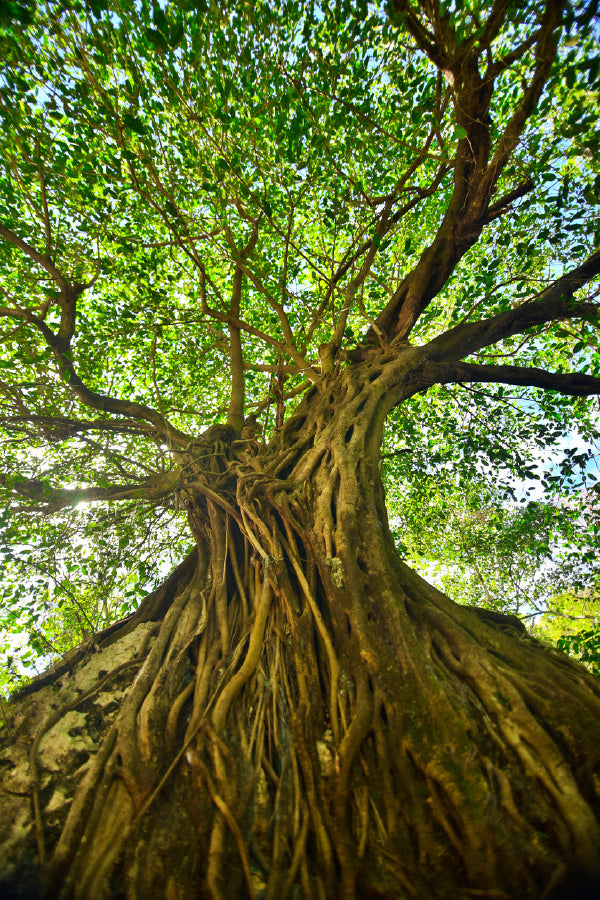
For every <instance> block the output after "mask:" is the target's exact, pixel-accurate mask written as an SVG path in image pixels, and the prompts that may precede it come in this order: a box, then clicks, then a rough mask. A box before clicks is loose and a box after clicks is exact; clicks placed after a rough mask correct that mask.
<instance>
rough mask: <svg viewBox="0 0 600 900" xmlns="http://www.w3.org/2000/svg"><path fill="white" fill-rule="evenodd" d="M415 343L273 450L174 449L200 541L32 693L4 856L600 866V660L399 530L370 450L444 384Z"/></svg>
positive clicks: (8, 800)
mask: <svg viewBox="0 0 600 900" xmlns="http://www.w3.org/2000/svg"><path fill="white" fill-rule="evenodd" d="M409 355H410V354H409ZM409 362H410V360H408V361H406V360H405V361H404V362H399V357H398V356H393V355H390V357H389V359H386V358H382V357H381V356H380V358H378V361H377V363H374V362H371V363H367V364H363V365H362V366H361V367H357V368H356V369H351V370H348V371H347V372H345V373H342V374H340V375H338V376H335V377H332V378H331V379H329V382H328V383H326V382H325V381H324V382H323V383H322V384H321V385H319V386H318V387H315V388H313V389H312V391H311V392H310V394H309V396H308V397H307V398H306V399H305V400H304V401H303V403H302V405H301V406H300V407H299V409H298V412H297V413H296V414H295V415H294V416H293V417H292V418H291V419H289V420H288V422H287V423H286V425H285V427H284V429H283V430H282V431H281V433H280V434H279V436H278V437H277V438H276V439H275V441H274V442H273V444H272V445H271V446H269V447H266V448H265V447H262V446H260V445H259V444H257V443H256V442H254V441H241V440H233V441H232V440H231V439H230V438H231V436H230V435H228V434H227V431H226V429H221V430H219V429H218V428H216V429H213V430H212V431H211V432H210V433H207V435H205V436H204V437H203V438H202V439H201V440H199V441H196V442H194V444H193V445H192V446H191V447H190V448H188V450H186V451H185V453H181V454H180V457H179V459H178V465H179V467H180V470H181V479H180V488H179V489H180V492H181V497H182V498H183V502H185V504H186V505H187V508H188V516H189V522H190V528H191V531H192V534H193V537H194V541H195V545H196V550H195V552H194V553H193V554H191V555H190V557H189V558H188V560H187V561H186V563H185V565H183V566H182V567H180V569H179V570H178V572H177V573H175V575H174V576H173V577H172V578H171V579H170V580H169V581H168V582H167V583H166V585H165V587H164V588H163V589H162V592H161V591H159V592H156V593H155V595H152V597H151V598H150V599H149V600H148V602H147V603H146V604H144V605H142V607H141V609H140V611H139V613H138V614H137V615H136V616H134V617H132V619H131V620H130V621H128V622H126V623H125V624H124V625H121V626H119V627H113V628H112V629H110V633H107V634H105V636H104V638H102V636H101V637H100V640H99V652H96V653H93V654H92V656H91V657H89V658H83V659H81V660H80V661H79V662H78V663H77V664H76V665H75V666H74V671H73V672H72V673H71V674H69V675H61V676H60V677H59V675H58V674H57V675H55V678H54V679H53V680H52V681H51V682H50V683H49V684H46V685H45V686H43V687H42V688H40V690H38V691H37V692H34V693H31V694H29V695H28V696H24V697H23V698H21V699H18V698H17V699H16V700H15V701H14V704H13V706H12V724H11V732H10V734H9V733H8V731H7V730H5V733H4V735H3V741H4V744H3V747H4V749H3V751H2V755H1V757H0V764H1V765H2V773H3V777H4V790H5V794H4V797H5V799H4V800H3V801H2V806H3V807H4V813H3V816H2V822H3V824H2V825H1V826H0V831H1V833H2V839H3V846H4V850H3V851H2V853H3V860H2V862H3V865H4V867H5V869H6V871H7V872H9V873H12V874H11V877H13V878H14V879H21V881H22V883H25V882H26V880H27V879H28V878H35V877H37V876H38V875H39V877H40V878H41V880H42V881H43V883H44V884H45V885H46V890H47V892H48V894H49V895H50V896H53V897H54V896H56V897H61V898H65V900H66V898H81V900H84V898H85V900H100V898H117V897H119V898H120V897H124V898H140V900H141V898H147V897H167V898H170V900H187V898H190V897H210V898H223V900H225V898H237V897H256V898H258V897H263V898H265V900H267V898H268V900H279V898H286V897H298V896H301V897H306V898H327V897H344V898H353V897H357V898H358V897H360V898H362V897H372V898H376V897H377V898H387V897H389V898H405V897H415V898H455V897H457V896H464V897H477V896H483V897H493V898H504V897H507V898H508V897H515V896H518V897H531V898H538V897H542V896H546V895H547V894H548V893H549V892H550V891H552V890H553V888H554V887H557V886H559V885H560V884H561V882H563V881H564V880H565V878H568V877H570V875H571V874H572V873H574V872H584V873H586V872H587V873H590V874H593V873H594V872H595V871H596V870H597V868H598V863H599V860H600V826H599V822H598V811H599V791H598V774H599V771H600V769H599V766H600V690H599V688H598V686H597V684H596V682H595V681H594V680H593V679H592V678H591V677H590V676H589V675H588V674H587V673H586V672H585V671H584V670H583V668H581V667H580V666H578V665H576V664H574V663H572V662H571V661H569V660H568V659H567V658H566V657H564V656H562V655H561V654H558V653H555V652H552V651H549V650H548V649H546V648H544V647H543V646H542V645H540V644H539V643H537V642H536V641H535V640H533V639H532V638H530V637H529V636H528V635H527V633H526V632H525V629H524V628H523V627H522V625H521V624H520V623H519V622H518V620H516V619H514V618H513V617H510V616H500V615H497V614H491V613H489V614H488V613H485V612H484V611H477V610H472V609H467V608H464V607H460V606H457V605H456V604H454V603H453V602H452V601H451V600H450V599H449V598H447V597H446V596H444V595H443V594H441V593H439V592H438V591H436V590H435V589H433V588H432V587H430V586H429V585H427V584H426V583H425V582H424V581H423V580H422V579H421V578H420V577H418V576H417V575H416V574H415V573H413V572H412V571H411V570H409V569H408V568H407V567H406V566H405V565H404V564H403V563H402V562H401V560H400V559H399V557H398V554H397V552H396V549H395V547H394V544H393V540H392V537H391V534H390V531H389V528H388V523H387V517H386V512H385V502H384V495H383V489H382V485H381V482H380V479H379V474H378V452H379V446H380V440H381V428H382V425H383V421H384V418H385V415H386V414H387V412H388V411H389V409H390V408H391V406H392V405H393V404H395V403H397V402H399V401H400V400H401V399H403V397H407V396H410V395H411V394H412V393H414V392H415V390H420V389H422V387H423V386H424V382H423V381H422V379H420V378H419V377H418V376H417V375H415V371H418V369H415V367H414V366H412V365H409ZM403 367H404V368H403ZM404 371H405V372H406V375H405V376H404V375H403V374H402V373H403V372H404ZM32 873H37V874H34V875H32Z"/></svg>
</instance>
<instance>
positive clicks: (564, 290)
mask: <svg viewBox="0 0 600 900" xmlns="http://www.w3.org/2000/svg"><path fill="white" fill-rule="evenodd" d="M599 274H600V252H597V253H594V254H592V256H590V257H589V258H588V259H587V260H586V261H585V262H584V263H583V264H582V265H581V266H578V267H577V268H576V269H573V271H571V272H567V273H566V274H565V275H563V276H562V277H561V278H558V279H557V280H556V281H554V282H553V283H552V284H551V285H549V287H547V288H546V290H545V291H543V292H542V294H541V296H540V299H539V300H535V301H530V302H527V303H522V304H521V305H520V306H517V307H516V308H515V309H511V310H508V311H507V312H503V313H499V314H498V315H496V316H491V317H490V318H488V319H482V320H481V321H480V322H472V323H466V324H462V325H457V326H456V327H455V328H451V329H450V330H449V331H446V332H444V334H441V335H439V337H436V338H434V339H433V340H432V341H430V342H429V344H427V345H426V346H425V348H424V349H425V350H426V353H427V356H428V358H429V359H430V360H439V361H450V360H457V359H463V358H464V357H465V356H470V355H471V354H472V353H474V352H475V351H477V350H481V349H482V348H483V347H489V346H490V345H491V344H496V343H497V342H498V341H501V340H504V339H505V338H508V337H511V336H512V335H514V334H521V333H522V332H524V331H527V330H528V329H530V328H534V327H535V326H536V325H544V324H545V323H546V322H551V321H555V320H556V321H559V320H562V319H582V318H598V317H599V316H600V306H597V305H596V304H594V303H577V302H574V300H573V294H574V293H575V291H577V290H578V289H579V288H581V287H582V286H583V285H584V284H587V283H588V282H589V281H591V280H592V279H593V278H595V277H596V276H597V275H599Z"/></svg>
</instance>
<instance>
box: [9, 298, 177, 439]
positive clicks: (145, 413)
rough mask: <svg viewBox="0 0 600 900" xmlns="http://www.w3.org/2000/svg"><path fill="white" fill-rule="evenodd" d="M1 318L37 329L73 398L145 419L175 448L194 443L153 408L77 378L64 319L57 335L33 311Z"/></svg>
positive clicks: (91, 406)
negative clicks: (64, 332)
mask: <svg viewBox="0 0 600 900" xmlns="http://www.w3.org/2000/svg"><path fill="white" fill-rule="evenodd" d="M0 315H4V316H8V317H10V318H15V319H21V320H24V321H26V322H28V323H29V324H30V325H33V326H34V327H35V328H37V330H38V331H39V332H40V333H41V334H42V335H43V337H44V340H45V341H46V343H47V345H48V347H49V348H50V349H51V350H52V353H53V354H54V358H55V359H56V362H57V364H58V370H59V373H60V375H61V378H62V379H63V381H65V382H66V383H67V384H68V385H69V386H70V387H71V389H72V390H73V392H74V394H75V395H76V396H77V397H78V398H79V400H81V402H82V403H83V404H84V405H85V406H88V407H90V408H91V409H98V410H101V411H102V412H109V413H115V414H116V415H119V416H125V417H126V418H129V419H143V420H144V421H146V422H150V423H151V424H152V425H154V426H155V427H156V429H157V431H158V433H159V434H161V435H163V436H164V438H165V439H166V440H168V441H170V442H172V443H173V444H176V445H178V446H186V445H187V444H189V442H190V440H191V438H190V436H189V435H187V434H184V433H183V432H181V431H179V430H178V429H177V428H174V427H173V426H172V425H171V424H170V423H169V422H168V421H167V420H166V419H165V418H164V416H162V415H161V414H160V413H159V412H157V411H156V410H154V409H152V408H151V407H149V406H146V405H145V404H143V403H136V402H135V401H134V400H120V399H118V398H116V397H109V396H108V395H107V394H98V393H96V391H92V390H91V389H90V388H89V387H88V386H87V385H86V384H85V383H84V381H83V380H82V379H81V378H80V377H79V375H78V374H77V371H76V370H75V366H74V363H73V360H72V358H71V353H70V350H69V341H70V339H69V340H67V341H65V340H64V339H63V337H61V329H62V324H63V321H64V317H63V316H61V329H59V332H58V334H55V333H54V332H53V331H52V329H51V328H49V327H48V325H46V323H45V322H43V321H42V320H41V319H40V318H38V317H37V316H34V315H33V313H31V311H30V310H27V309H9V308H2V309H0Z"/></svg>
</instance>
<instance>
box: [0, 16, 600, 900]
mask: <svg viewBox="0 0 600 900" xmlns="http://www.w3.org/2000/svg"><path fill="white" fill-rule="evenodd" d="M2 9H3V16H4V32H3V37H2V51H3V58H4V60H5V65H4V74H3V76H2V82H1V83H0V97H1V101H0V103H1V110H2V130H1V135H2V136H1V138H0V139H1V141H2V154H1V158H2V176H1V178H2V181H1V187H0V204H1V206H0V214H1V224H0V238H1V239H2V259H1V263H0V264H1V279H2V281H1V284H2V287H1V290H2V294H3V298H4V299H3V306H2V308H1V310H0V312H1V315H2V328H3V348H4V353H5V356H4V360H5V361H4V362H3V363H2V366H3V380H2V381H1V382H0V391H1V395H2V403H3V408H2V427H3V429H4V432H5V434H6V436H7V440H6V441H5V443H4V446H3V450H2V453H3V458H4V473H5V474H4V476H3V485H4V489H5V491H6V493H7V495H8V496H10V497H12V498H13V500H12V501H10V503H11V504H12V505H11V506H10V517H9V519H8V520H5V523H4V524H5V528H6V530H5V534H6V536H7V540H9V539H10V540H12V541H13V543H14V544H15V545H17V546H16V547H15V549H14V550H13V558H12V560H11V559H7V560H6V562H7V565H8V567H9V569H10V566H15V565H17V564H18V560H17V561H15V560H16V558H17V557H18V555H19V553H25V552H26V546H25V545H26V543H27V542H26V541H24V540H23V539H22V538H23V535H24V534H29V535H30V536H31V535H33V537H32V538H31V539H32V540H34V541H36V540H37V545H36V549H35V553H34V554H33V557H32V558H33V561H34V563H35V564H36V565H37V566H38V569H39V571H42V570H43V578H44V579H46V580H45V581H43V584H44V585H48V584H49V583H50V582H49V579H51V578H54V582H53V583H55V584H59V585H60V586H61V590H62V591H63V592H66V591H68V590H71V593H72V596H73V598H75V600H77V601H78V603H79V605H80V606H81V609H83V610H84V611H86V612H85V615H86V616H90V615H91V613H90V610H98V609H100V608H101V606H102V604H101V601H100V600H99V597H100V596H101V593H93V591H94V590H96V591H97V592H99V591H100V587H99V586H98V585H97V584H96V586H95V587H94V583H95V581H96V582H97V579H95V578H94V577H93V573H95V572H97V571H103V572H106V573H108V574H106V575H104V576H103V579H105V580H106V581H107V582H108V581H109V580H110V579H114V583H115V584H117V585H118V583H119V580H121V581H122V582H125V578H126V571H125V569H124V568H120V565H119V562H118V558H117V555H118V553H122V554H124V557H123V558H124V559H129V560H130V561H131V559H132V558H135V557H136V556H138V557H139V559H140V561H141V564H143V565H142V570H140V571H139V572H138V573H137V574H136V573H134V580H136V581H137V582H139V584H142V585H143V584H144V582H145V581H147V579H148V578H149V577H151V576H150V575H149V570H150V569H151V567H152V565H153V564H154V567H155V570H156V571H158V568H159V563H160V564H162V563H163V562H164V560H165V558H166V556H167V555H168V553H169V552H171V551H172V552H175V551H176V550H177V548H178V547H179V546H180V545H181V542H182V536H181V523H182V519H185V523H186V528H187V532H186V533H187V550H186V552H185V554H184V555H183V559H182V560H181V558H180V560H181V561H179V564H178V565H177V566H176V567H175V568H174V570H173V572H172V573H171V574H170V575H169V576H168V577H167V578H166V580H165V581H164V582H163V583H162V584H161V585H159V586H158V587H156V588H155V589H154V590H152V591H151V592H150V593H149V594H148V596H146V597H145V599H143V600H142V602H141V603H140V604H139V606H138V607H137V609H135V611H133V612H132V613H131V614H130V615H128V616H127V617H126V618H124V619H122V620H119V621H117V622H113V624H110V625H108V627H106V628H104V629H103V630H100V631H97V627H98V623H99V621H100V620H99V619H94V622H93V628H91V629H90V631H91V632H93V633H87V634H84V633H83V631H82V632H81V635H82V637H85V638H86V640H85V641H84V643H83V644H81V645H80V646H79V648H78V649H76V650H75V651H74V652H72V653H71V654H70V655H69V654H67V658H66V659H65V660H63V661H59V663H58V664H57V665H56V666H55V667H54V668H53V669H51V670H50V672H49V673H47V674H46V675H45V676H44V677H43V678H42V679H38V680H37V681H34V683H33V684H32V685H31V686H30V688H29V689H27V690H26V691H24V692H23V693H22V694H21V695H20V696H17V697H16V699H15V700H14V701H13V702H12V704H11V708H10V710H9V712H8V713H7V716H6V719H7V725H6V727H5V729H4V732H3V734H4V737H3V740H4V746H5V749H4V750H3V757H2V759H3V766H4V770H5V772H6V774H5V780H4V786H5V789H6V793H5V798H6V799H5V800H3V801H2V803H3V810H4V815H3V817H2V826H1V827H2V829H3V840H4V847H5V850H4V851H3V852H4V863H5V869H6V871H7V872H9V873H10V874H11V877H12V878H13V879H15V880H17V881H19V883H20V884H21V885H28V884H30V883H32V882H34V881H35V879H36V878H38V879H39V880H40V881H41V882H43V883H44V885H45V886H46V889H47V890H48V891H49V892H50V893H51V894H52V893H55V894H56V895H58V896H60V897H65V898H66V897H81V898H83V897H85V898H86V900H93V898H105V897H116V896H126V897H158V896H160V897H172V898H184V897H185V898H187V897H191V896H207V897H215V898H225V897H241V896H254V897H257V896H264V897H268V898H280V897H290V896H298V895H300V896H306V897H336V896H337V897H339V896H343V897H344V898H352V897H380V898H383V897H408V896H414V897H419V898H426V897H432V898H440V897H456V896H486V897H498V898H500V897H507V896H511V895H512V896H520V897H525V896H530V897H538V896H541V895H542V894H544V896H547V895H548V893H549V892H551V891H552V890H553V889H554V888H556V887H558V886H559V885H560V884H561V883H563V882H564V881H565V879H568V878H570V877H571V875H573V873H579V872H581V873H584V874H586V875H593V874H594V873H595V872H596V870H597V868H598V865H599V861H600V821H599V793H598V787H597V773H598V766H599V765H600V725H599V724H598V723H599V722H600V689H599V687H598V684H597V682H596V681H595V680H594V679H593V678H592V676H591V675H589V674H588V673H586V672H585V670H584V669H583V668H582V667H581V666H579V665H578V664H577V663H575V662H573V661H571V660H569V659H568V658H567V657H565V656H563V655H562V654H560V653H558V652H555V651H552V650H550V649H548V648H547V647H545V646H544V645H543V644H541V643H539V642H537V641H536V640H535V639H534V638H532V637H530V636H529V635H528V634H527V633H526V630H525V628H524V627H523V625H522V623H521V622H520V620H519V619H518V618H516V617H515V616H505V615H502V614H499V613H495V612H494V611H491V610H481V609H479V610H478V609H471V608H467V607H462V606H459V605H457V604H456V603H454V602H453V601H451V600H450V599H449V598H448V597H446V596H445V595H444V594H442V593H440V592H439V591H438V590H436V589H434V588H433V587H431V586H429V585H428V584H427V583H426V582H425V581H424V580H423V579H422V578H420V577H419V576H418V575H417V574H416V573H415V572H413V571H412V570H411V569H410V568H409V567H408V566H407V565H406V563H405V562H404V561H403V559H402V558H401V556H400V555H399V553H398V550H397V548H396V546H395V544H394V539H393V536H392V532H391V530H390V526H389V523H388V513H387V510H386V502H385V491H384V487H383V482H382V479H381V474H380V464H381V461H382V451H381V447H382V441H383V439H384V434H385V435H387V437H386V441H387V444H386V451H385V453H384V454H383V456H385V457H386V458H387V457H388V456H389V455H390V454H392V455H394V454H396V455H401V454H402V452H404V451H409V452H410V451H413V450H414V448H415V447H417V448H420V449H419V452H416V451H415V452H414V453H413V454H412V457H410V456H408V455H407V456H406V457H405V458H406V460H410V459H412V461H413V469H414V472H415V478H416V479H417V480H418V477H419V471H420V467H421V466H422V465H423V460H424V459H425V460H427V459H428V458H432V457H433V456H434V455H435V452H436V450H435V446H436V440H438V438H436V429H438V430H439V440H440V442H441V441H442V436H444V440H447V438H448V432H447V430H446V425H445V424H444V423H445V417H446V416H447V411H446V412H445V411H444V404H443V402H442V401H443V398H444V397H445V396H447V394H448V392H450V394H452V392H455V395H457V396H458V395H460V397H461V398H462V401H463V402H465V403H468V404H471V408H472V409H473V410H475V411H476V412H477V414H478V416H479V417H480V419H481V420H482V421H483V422H484V424H486V425H487V427H488V430H489V431H490V432H491V433H492V436H493V434H494V433H495V431H496V429H497V427H498V421H499V417H500V418H501V415H502V412H501V411H502V410H503V409H504V408H505V406H504V404H505V398H506V397H507V396H510V398H511V404H512V406H511V407H510V408H511V409H513V412H514V419H515V422H516V423H517V424H516V425H515V428H517V429H523V433H524V432H525V430H526V429H527V428H528V427H529V426H528V425H527V423H524V419H526V416H524V415H520V411H521V412H523V411H524V410H525V409H526V408H530V407H531V406H535V404H538V407H536V408H539V409H542V410H543V412H544V415H543V416H542V417H541V418H540V420H539V422H540V423H541V424H539V428H537V431H536V436H537V438H538V439H540V440H544V441H546V442H548V443H550V442H551V441H552V440H553V439H554V437H555V435H556V433H563V434H564V432H565V430H567V429H569V428H574V427H575V424H574V423H575V421H577V422H578V423H579V425H578V427H579V428H580V430H581V433H582V434H589V435H591V434H593V433H594V428H595V425H594V422H595V419H594V416H595V407H594V405H593V404H594V400H593V398H594V397H595V396H596V395H598V394H599V393H600V373H599V371H598V368H599V362H600V360H599V356H598V351H597V326H598V312H599V307H598V305H597V304H596V303H595V302H594V293H593V285H594V280H595V279H597V276H598V274H599V272H600V253H599V252H598V251H597V250H596V249H594V247H595V244H594V241H595V231H594V229H595V227H596V223H595V220H594V214H595V211H596V210H597V201H598V194H599V192H600V176H599V175H598V174H597V172H596V169H595V166H597V160H598V159H599V158H600V155H599V154H598V152H597V151H598V148H599V140H598V130H597V128H596V124H597V122H596V119H597V114H596V109H595V106H594V95H593V88H594V87H596V86H597V84H598V69H599V58H598V53H597V47H596V46H595V44H594V27H595V26H594V25H593V24H592V18H591V16H592V11H593V10H592V7H591V6H590V7H588V8H587V9H584V8H580V7H579V6H578V5H577V4H576V3H575V4H573V5H571V6H568V5H566V4H564V3H562V2H559V0H547V2H546V4H545V5H541V4H539V3H534V2H530V0H524V2H521V3H519V4H512V3H510V2H508V0H493V2H489V3H485V2H479V3H465V4H458V5H455V4H447V3H444V2H441V0H423V2H421V3H420V4H417V3H415V2H410V0H394V3H393V4H392V5H391V6H390V7H389V9H388V10H385V9H383V7H381V6H380V5H379V4H378V3H373V4H367V3H365V2H358V3H356V4H348V3H346V2H345V0H339V2H337V3H336V4H323V5H320V4H319V3H313V2H308V3H302V4H300V3H297V2H277V3H273V2H258V3H252V4H244V3H242V4H235V5H231V6H228V5H225V6H223V5H213V4H210V3H208V2H198V3H191V4H184V3H181V4H173V5H158V4H156V5H153V6H149V5H148V4H147V3H146V2H145V0H144V2H141V3H130V2H128V0H122V2H118V0H88V2H87V3H85V4H83V3H81V2H79V0H73V2H71V3H69V4H62V3H55V2H54V0H48V2H46V3H44V4H41V5H40V6H39V8H38V9H37V11H36V13H35V15H34V14H33V13H32V11H31V10H30V9H29V8H28V7H27V6H26V5H24V6H19V5H18V4H7V5H6V7H3V8H2ZM453 386H455V387H453ZM444 392H446V393H444ZM509 392H511V393H509ZM440 398H441V399H440ZM590 398H591V399H590ZM515 410H516V412H515ZM386 429H387V430H386ZM390 429H391V430H390ZM534 430H535V429H534ZM530 433H533V432H532V430H531V428H530ZM596 433H597V428H596ZM530 436H531V434H530ZM491 444H492V439H491V438H490V444H489V446H491ZM486 449H489V447H488V448H486V445H485V444H483V446H482V447H480V448H477V447H473V446H471V447H470V455H469V456H468V458H467V455H465V458H464V460H463V461H462V464H464V465H465V466H468V465H475V457H476V456H477V453H480V451H481V452H482V453H483V456H484V457H485V455H486ZM518 452H519V453H520V452H521V451H518ZM419 454H420V455H419ZM517 455H518V454H517V450H515V459H516V462H515V459H512V456H511V451H510V449H509V450H506V449H505V450H504V451H503V455H502V454H500V455H498V456H497V457H494V456H493V455H492V456H491V457H490V458H491V464H492V466H493V467H494V468H496V469H497V468H500V467H502V466H503V465H508V466H510V465H513V464H515V465H517V466H526V465H527V464H528V463H527V460H526V459H525V458H524V457H523V456H518V459H517V458H516V456H517ZM477 458H478V459H479V461H480V462H479V463H478V465H479V464H480V463H481V456H479V457H477ZM475 468H477V467H476V466H475ZM42 516H43V517H44V518H43V520H42ZM169 517H170V518H169ZM109 527H110V528H112V529H113V530H112V531H109ZM36 529H39V533H37V537H36V536H35V535H36ZM159 532H160V534H159ZM76 533H77V534H79V535H80V536H79V537H78V538H77V541H78V544H77V547H76V548H75V551H74V553H73V554H71V555H69V553H70V550H69V547H68V542H69V541H71V540H72V539H73V538H72V535H74V534H76ZM144 534H146V538H144V539H143V535H144ZM114 535H116V537H115V536H114ZM161 541H162V543H161ZM135 542H139V544H140V550H139V552H138V551H137V550H136V549H135V547H134V549H132V546H133V545H134V544H135ZM142 544H143V545H144V550H143V552H142V549H141V545H142ZM190 545H191V546H190ZM23 547H25V550H24V549H23ZM148 548H150V550H149V551H148ZM153 548H154V549H153ZM156 548H158V549H156ZM38 551H39V555H38ZM128 553H129V556H127V554H128ZM96 556H99V557H100V556H101V557H102V559H103V560H104V563H102V565H104V566H105V568H104V569H102V570H101V569H96V568H94V567H95V566H96V562H97V560H96ZM77 559H79V560H80V562H79V563H77V562H73V560H77ZM67 563H68V564H69V565H71V566H77V565H79V566H80V567H81V568H83V569H84V570H85V571H84V573H83V574H84V576H85V577H86V578H88V577H89V583H88V587H85V589H84V587H81V585H80V587H79V588H78V591H73V589H72V585H73V583H74V581H73V578H72V577H71V575H70V573H69V569H68V567H67ZM98 565H100V563H98ZM111 566H112V567H111ZM61 567H62V568H61ZM87 570H89V572H91V573H92V575H89V574H86V571H87ZM136 571H137V570H136ZM40 577H42V576H41V575H40ZM40 596H42V597H43V601H41V602H50V603H52V602H55V601H54V600H52V597H54V598H55V599H56V595H55V594H50V595H49V594H48V593H47V592H46V588H44V591H42V593H41V594H40ZM113 596H114V595H113V594H111V597H113ZM49 598H50V599H49ZM121 599H122V601H123V602H124V603H129V602H131V603H132V605H133V606H134V607H135V605H136V603H135V602H134V600H133V598H131V600H127V599H126V598H123V597H122V598H121ZM482 599H484V598H482ZM15 602H16V603H17V604H18V600H17V601H15ZM111 602H112V600H111ZM98 604H100V605H98ZM44 614H45V613H44V610H41V611H40V615H41V616H42V617H43V615H44ZM94 615H96V614H95V613H94ZM81 621H82V622H83V613H82V619H81ZM86 627H87V626H86Z"/></svg>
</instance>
